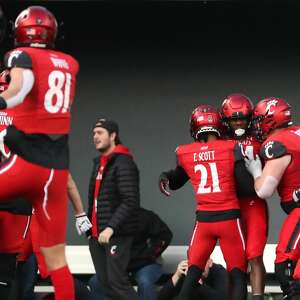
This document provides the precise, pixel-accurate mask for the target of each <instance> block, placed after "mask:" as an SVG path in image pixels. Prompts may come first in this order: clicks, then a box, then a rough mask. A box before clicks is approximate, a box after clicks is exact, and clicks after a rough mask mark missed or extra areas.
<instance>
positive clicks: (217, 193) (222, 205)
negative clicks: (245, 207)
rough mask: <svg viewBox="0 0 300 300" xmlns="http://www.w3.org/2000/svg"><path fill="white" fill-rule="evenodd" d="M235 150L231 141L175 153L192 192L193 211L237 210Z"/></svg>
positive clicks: (188, 147)
mask: <svg viewBox="0 0 300 300" xmlns="http://www.w3.org/2000/svg"><path fill="white" fill-rule="evenodd" d="M235 147H236V142H235V141H232V140H230V141H229V140H228V141H224V140H217V141H212V142H209V143H199V142H195V143H192V144H188V145H181V146H179V147H178V148H177V149H176V154H177V158H178V164H179V165H180V166H181V167H182V168H183V169H184V170H185V172H186V173H187V174H188V176H189V178H190V180H191V183H192V186H193V188H194V191H195V194H196V200H197V211H224V210H232V209H239V204H238V199H237V196H236V187H235V181H234V164H235V157H234V148H235Z"/></svg>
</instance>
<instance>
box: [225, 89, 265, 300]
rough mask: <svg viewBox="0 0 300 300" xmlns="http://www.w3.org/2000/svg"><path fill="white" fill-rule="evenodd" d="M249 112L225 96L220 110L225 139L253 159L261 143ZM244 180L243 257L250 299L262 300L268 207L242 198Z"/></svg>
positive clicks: (240, 98) (240, 100)
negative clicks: (248, 267)
mask: <svg viewBox="0 0 300 300" xmlns="http://www.w3.org/2000/svg"><path fill="white" fill-rule="evenodd" d="M252 111H253V104H252V102H251V100H250V99H249V98H248V97H247V96H245V95H243V94H231V95H228V96H227V97H226V98H225V100H224V101H223V103H222V106H221V115H222V122H223V124H224V125H225V136H226V135H227V138H229V139H234V140H236V141H237V142H238V143H239V144H240V145H241V146H242V147H243V152H244V153H247V156H250V157H252V158H253V157H255V156H256V154H258V153H259V150H260V146H261V143H260V142H259V141H258V140H257V139H256V137H255V136H254V135H253V134H252V128H251V117H252ZM241 176H243V175H242V174H238V177H241ZM244 176H245V182H244V183H243V185H242V186H239V188H238V191H239V193H238V198H239V204H240V208H241V213H242V216H241V221H242V224H243V229H244V233H245V239H246V255H247V260H248V262H249V264H250V283H251V287H252V298H253V299H256V300H263V297H264V296H263V295H264V286H265V272H266V271H265V267H264V263H263V253H264V248H265V245H266V243H267V232H268V213H267V204H266V201H265V200H263V199H260V198H259V197H258V196H257V195H256V193H255V191H253V192H254V193H253V195H252V196H250V197H249V196H247V195H246V196H245V190H248V189H249V184H248V183H249V174H244ZM251 186H253V185H251ZM246 193H247V191H246Z"/></svg>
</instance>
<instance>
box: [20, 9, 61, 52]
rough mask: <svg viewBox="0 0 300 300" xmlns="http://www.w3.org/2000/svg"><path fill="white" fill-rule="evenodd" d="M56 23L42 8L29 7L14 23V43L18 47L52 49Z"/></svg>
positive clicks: (49, 13) (48, 12) (52, 16)
mask: <svg viewBox="0 0 300 300" xmlns="http://www.w3.org/2000/svg"><path fill="white" fill-rule="evenodd" d="M56 35H57V22H56V19H55V17H54V15H53V14H52V13H51V12H50V11H49V10H47V9H46V8H45V7H43V6H30V7H28V8H27V9H25V10H23V11H22V12H21V13H20V14H19V15H18V17H17V19H16V21H15V43H16V45H18V46H22V45H24V46H30V47H50V48H52V47H54V43H55V39H56Z"/></svg>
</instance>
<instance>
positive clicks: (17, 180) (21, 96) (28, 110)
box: [0, 6, 79, 300]
mask: <svg viewBox="0 0 300 300" xmlns="http://www.w3.org/2000/svg"><path fill="white" fill-rule="evenodd" d="M56 35H57V21H56V19H55V17H54V15H53V14H52V13H51V12H50V11H49V10H47V9H46V8H44V7H41V6H30V7H29V8H27V9H25V10H24V11H22V12H21V13H20V14H19V15H18V17H17V19H16V21H15V44H16V47H17V48H15V49H13V50H11V51H9V52H8V53H7V55H6V57H5V61H4V65H5V67H6V68H8V69H10V77H11V82H10V84H9V86H8V89H7V90H6V91H4V92H2V93H1V94H0V110H4V109H10V108H14V114H15V122H14V125H13V126H9V127H8V128H7V130H4V131H2V132H1V133H0V141H2V142H3V141H4V142H5V144H7V145H8V147H9V149H10V150H11V151H12V152H13V153H14V155H11V156H10V158H9V159H8V161H7V162H6V164H5V165H2V166H0V201H4V200H6V199H10V198H15V197H18V196H23V197H26V198H27V199H28V200H29V201H30V202H31V203H32V205H33V207H34V209H35V214H36V218H37V222H38V224H39V226H40V227H39V233H40V234H39V242H40V245H41V250H42V252H43V255H44V257H45V261H46V264H47V269H48V270H49V273H50V276H51V280H52V283H53V286H54V289H55V297H56V299H57V300H71V299H72V300H73V299H74V285H73V278H72V275H71V273H70V271H69V268H68V266H67V262H66V257H65V238H66V223H67V181H68V175H69V171H68V165H69V159H68V156H69V151H68V134H69V131H70V121H71V113H70V108H71V105H72V102H73V98H74V91H75V84H76V75H77V72H78V69H79V65H78V62H77V61H76V60H75V59H74V58H73V57H72V56H70V55H68V54H65V53H63V52H59V51H56V50H54V47H55V40H56Z"/></svg>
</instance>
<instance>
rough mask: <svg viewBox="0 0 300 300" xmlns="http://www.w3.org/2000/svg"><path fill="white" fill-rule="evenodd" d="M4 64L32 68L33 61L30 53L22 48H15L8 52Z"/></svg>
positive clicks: (7, 66) (8, 66)
mask: <svg viewBox="0 0 300 300" xmlns="http://www.w3.org/2000/svg"><path fill="white" fill-rule="evenodd" d="M4 65H5V67H6V68H9V69H10V68H24V69H32V61H31V57H30V55H29V54H28V53H26V52H25V51H22V50H13V51H11V52H8V53H7V54H6V55H5V58H4Z"/></svg>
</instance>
